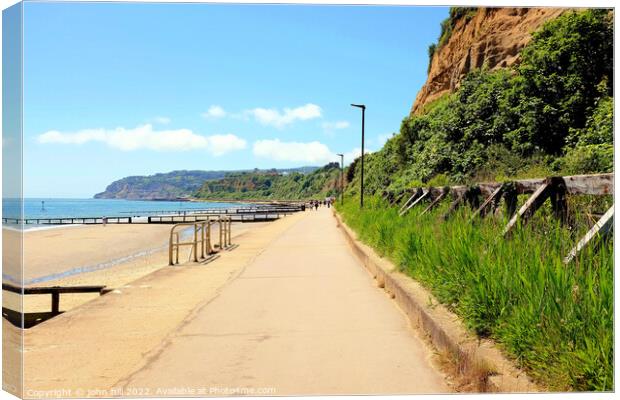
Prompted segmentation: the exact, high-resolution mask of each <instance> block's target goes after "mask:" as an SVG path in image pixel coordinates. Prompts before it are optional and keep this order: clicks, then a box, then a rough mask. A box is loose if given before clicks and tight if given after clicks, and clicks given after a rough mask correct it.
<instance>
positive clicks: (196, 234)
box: [192, 225, 198, 262]
mask: <svg viewBox="0 0 620 400" xmlns="http://www.w3.org/2000/svg"><path fill="white" fill-rule="evenodd" d="M192 248H193V249H194V262H198V227H197V226H196V225H194V243H193V244H192Z"/></svg>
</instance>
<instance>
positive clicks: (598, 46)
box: [348, 9, 613, 192]
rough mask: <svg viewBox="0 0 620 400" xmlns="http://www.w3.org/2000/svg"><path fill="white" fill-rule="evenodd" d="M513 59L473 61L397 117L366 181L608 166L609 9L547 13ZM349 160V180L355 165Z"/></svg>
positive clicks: (384, 183) (386, 183)
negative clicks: (460, 76)
mask: <svg viewBox="0 0 620 400" xmlns="http://www.w3.org/2000/svg"><path fill="white" fill-rule="evenodd" d="M521 60H522V61H521V63H520V64H519V65H518V66H516V67H514V68H511V69H500V70H496V71H488V70H484V69H483V70H476V71H473V72H471V73H470V74H469V75H468V76H467V77H466V78H465V79H464V81H463V82H462V83H461V85H460V87H459V89H458V90H457V91H456V92H455V93H454V94H452V95H447V96H444V97H442V98H440V99H439V100H437V101H436V102H435V103H433V104H431V105H427V106H426V107H425V108H424V114H421V115H413V116H409V117H407V118H405V120H404V121H403V123H402V125H401V129H400V134H398V135H395V136H394V137H393V138H392V139H390V140H389V141H388V142H387V143H386V145H385V146H384V147H383V149H381V150H380V151H378V152H376V153H373V154H371V155H369V156H368V158H367V162H366V166H367V167H366V171H365V174H366V176H367V177H368V185H367V188H368V190H369V191H370V192H376V191H381V190H383V189H386V188H390V189H392V188H393V189H399V188H402V187H404V186H410V185H411V184H414V183H416V182H429V181H430V180H432V179H438V180H440V181H445V182H446V183H467V182H472V181H476V180H481V179H492V180H498V179H504V178H505V177H524V176H534V175H535V176H537V177H540V176H544V175H549V174H561V173H593V172H609V171H610V170H611V169H612V168H613V162H612V161H613V150H612V140H613V97H612V87H613V82H612V79H613V20H612V14H611V13H610V12H609V11H608V10H602V9H596V10H585V11H581V12H567V13H565V14H563V15H562V16H560V17H558V18H556V19H554V20H551V21H549V22H547V23H546V24H545V25H544V26H543V27H542V28H541V29H540V30H539V31H538V32H535V33H534V35H533V39H532V41H531V42H530V43H529V44H528V45H527V46H526V47H525V48H524V49H523V51H522V54H521ZM351 168H352V169H353V170H352V171H349V172H348V176H349V177H350V178H351V179H349V181H354V180H355V179H356V178H357V177H358V175H359V166H357V164H354V165H352V167H351ZM351 187H352V188H353V190H355V189H354V188H356V187H357V185H352V186H351Z"/></svg>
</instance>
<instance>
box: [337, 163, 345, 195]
mask: <svg viewBox="0 0 620 400" xmlns="http://www.w3.org/2000/svg"><path fill="white" fill-rule="evenodd" d="M336 155H337V156H340V204H344V154H336Z"/></svg>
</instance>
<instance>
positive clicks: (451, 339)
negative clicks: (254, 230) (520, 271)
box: [334, 210, 542, 393]
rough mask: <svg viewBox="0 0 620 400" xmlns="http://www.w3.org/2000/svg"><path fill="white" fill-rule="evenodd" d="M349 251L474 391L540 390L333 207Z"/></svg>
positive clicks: (524, 391)
mask: <svg viewBox="0 0 620 400" xmlns="http://www.w3.org/2000/svg"><path fill="white" fill-rule="evenodd" d="M334 216H335V217H336V220H337V221H338V226H339V227H340V228H341V230H342V232H343V233H344V236H345V237H346V239H347V241H348V243H349V245H350V246H351V249H352V250H353V253H354V254H355V255H356V257H358V258H359V260H360V261H361V262H362V264H363V265H364V266H365V268H366V269H367V270H368V271H369V272H370V274H371V275H372V276H373V277H374V278H375V279H376V280H377V285H378V286H379V287H380V288H383V289H384V290H385V291H386V292H388V293H389V294H390V296H391V297H392V298H393V299H394V300H395V301H396V303H397V304H398V305H399V306H400V307H401V308H402V310H403V311H404V312H405V314H406V315H407V317H408V319H409V321H410V323H411V324H412V326H414V327H418V328H421V329H422V330H423V332H424V333H425V334H426V335H428V337H429V339H430V341H431V343H432V345H433V346H434V347H435V348H436V349H437V350H438V351H439V352H440V353H443V354H447V355H449V358H450V359H451V362H452V363H453V366H454V367H455V368H454V370H455V371H457V372H456V373H457V374H458V375H459V376H458V378H459V379H460V380H462V381H464V382H466V383H468V384H469V385H467V386H474V388H473V390H475V391H489V392H509V393H531V392H539V391H542V389H541V388H539V387H538V386H537V385H536V384H535V383H534V382H533V381H532V380H531V379H530V378H529V377H528V376H527V375H526V373H525V372H524V371H522V370H520V369H519V368H517V367H516V366H515V365H514V364H513V363H512V362H511V361H510V360H509V359H507V358H506V357H505V356H504V355H503V354H502V352H501V351H500V350H499V349H498V348H497V347H496V345H495V344H494V343H493V341H491V340H487V339H480V338H478V337H476V336H475V335H474V334H472V333H470V332H469V331H468V330H467V329H466V328H465V325H464V324H463V322H462V321H461V320H460V319H459V317H458V316H457V315H455V314H454V313H452V312H451V311H449V310H448V309H447V308H446V307H445V306H443V305H442V304H440V303H439V302H438V301H437V300H436V299H435V297H434V296H433V295H432V294H431V293H430V292H429V291H428V290H426V289H425V288H423V287H422V286H421V285H420V284H419V283H418V282H417V281H415V280H414V279H412V278H410V277H408V276H406V275H405V274H403V273H401V272H399V271H398V270H397V268H396V267H395V266H394V264H392V263H391V262H390V261H388V260H386V259H384V258H382V257H380V256H379V255H378V254H377V253H376V252H375V251H374V250H373V249H372V248H371V247H369V246H367V245H365V244H364V243H361V242H360V241H359V240H357V235H356V234H355V232H353V231H352V230H351V229H350V228H349V227H348V226H347V225H346V224H345V223H344V222H343V221H342V219H341V217H340V216H339V215H338V214H337V213H336V211H335V210H334Z"/></svg>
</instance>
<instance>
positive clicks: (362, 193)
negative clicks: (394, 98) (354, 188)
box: [351, 104, 366, 208]
mask: <svg viewBox="0 0 620 400" xmlns="http://www.w3.org/2000/svg"><path fill="white" fill-rule="evenodd" d="M351 106H353V107H357V108H361V109H362V184H361V186H362V191H361V193H360V208H364V117H365V114H366V106H365V105H364V104H351Z"/></svg>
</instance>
